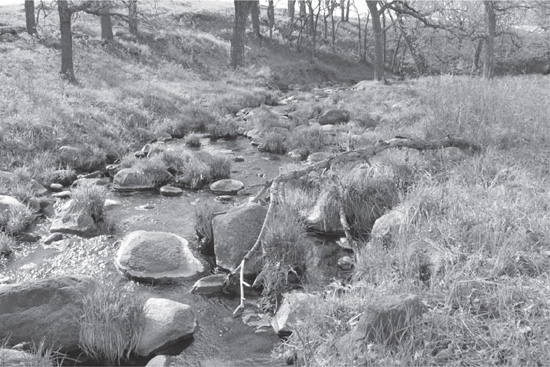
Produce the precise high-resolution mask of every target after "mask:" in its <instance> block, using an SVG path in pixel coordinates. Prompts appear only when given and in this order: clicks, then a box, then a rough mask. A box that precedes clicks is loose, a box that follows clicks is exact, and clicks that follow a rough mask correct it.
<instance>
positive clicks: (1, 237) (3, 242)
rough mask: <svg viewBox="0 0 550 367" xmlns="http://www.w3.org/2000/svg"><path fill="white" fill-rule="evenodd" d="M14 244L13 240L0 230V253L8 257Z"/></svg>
mask: <svg viewBox="0 0 550 367" xmlns="http://www.w3.org/2000/svg"><path fill="white" fill-rule="evenodd" d="M15 245H16V242H15V240H14V239H13V238H12V237H10V236H8V235H7V234H5V233H2V232H0V255H1V256H5V257H8V256H10V255H11V253H12V251H13V250H12V248H13V247H14V246H15Z"/></svg>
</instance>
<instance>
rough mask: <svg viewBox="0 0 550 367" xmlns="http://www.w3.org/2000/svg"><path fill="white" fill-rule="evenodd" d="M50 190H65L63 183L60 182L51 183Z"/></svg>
mask: <svg viewBox="0 0 550 367" xmlns="http://www.w3.org/2000/svg"><path fill="white" fill-rule="evenodd" d="M50 190H52V191H53V192H60V191H63V185H61V184H58V183H53V184H51V185H50Z"/></svg>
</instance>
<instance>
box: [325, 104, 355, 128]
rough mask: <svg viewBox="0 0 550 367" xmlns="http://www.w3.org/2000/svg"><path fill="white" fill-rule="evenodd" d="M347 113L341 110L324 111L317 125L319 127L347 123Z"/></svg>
mask: <svg viewBox="0 0 550 367" xmlns="http://www.w3.org/2000/svg"><path fill="white" fill-rule="evenodd" d="M349 115H350V114H349V111H347V110H341V109H336V108H332V109H330V110H326V111H325V112H324V113H323V114H322V115H321V116H320V117H319V124H321V125H335V124H339V123H342V122H348V121H349Z"/></svg>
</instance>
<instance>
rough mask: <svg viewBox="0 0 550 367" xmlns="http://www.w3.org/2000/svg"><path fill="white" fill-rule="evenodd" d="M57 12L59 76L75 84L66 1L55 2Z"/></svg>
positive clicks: (69, 18) (68, 11)
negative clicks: (59, 51) (59, 53)
mask: <svg viewBox="0 0 550 367" xmlns="http://www.w3.org/2000/svg"><path fill="white" fill-rule="evenodd" d="M57 10H58V11H59V26H60V30H61V75H62V76H63V77H64V78H65V79H67V80H68V81H70V82H71V83H74V82H76V78H75V76H74V66H73V34H72V31H71V15H72V13H71V10H70V9H69V4H68V3H67V0H58V1H57Z"/></svg>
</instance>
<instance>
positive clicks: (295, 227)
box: [256, 207, 314, 311]
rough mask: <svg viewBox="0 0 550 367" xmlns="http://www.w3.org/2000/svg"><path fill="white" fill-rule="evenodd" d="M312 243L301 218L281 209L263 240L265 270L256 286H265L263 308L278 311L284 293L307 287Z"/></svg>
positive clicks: (287, 209) (263, 267) (267, 229)
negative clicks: (307, 272) (309, 250)
mask: <svg viewBox="0 0 550 367" xmlns="http://www.w3.org/2000/svg"><path fill="white" fill-rule="evenodd" d="M310 246H314V243H313V241H312V240H311V239H309V237H308V235H307V231H306V227H305V225H304V223H303V222H302V220H301V218H300V215H299V214H298V213H297V212H295V211H292V210H289V208H288V207H279V208H277V211H276V212H275V215H274V216H273V218H272V220H271V221H270V222H269V223H268V224H267V228H266V232H265V235H264V237H263V238H262V249H263V251H262V256H261V257H260V259H259V260H258V261H260V262H261V264H262V268H261V269H262V270H261V272H260V274H259V276H258V280H257V281H256V284H261V285H262V286H263V290H262V297H263V301H262V304H263V306H262V307H263V308H264V309H265V310H269V311H275V310H276V309H277V299H278V297H279V296H280V295H281V294H282V293H283V292H284V291H288V290H290V289H292V288H295V287H297V286H301V285H303V284H305V283H306V263H307V254H308V248H309V247H310Z"/></svg>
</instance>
